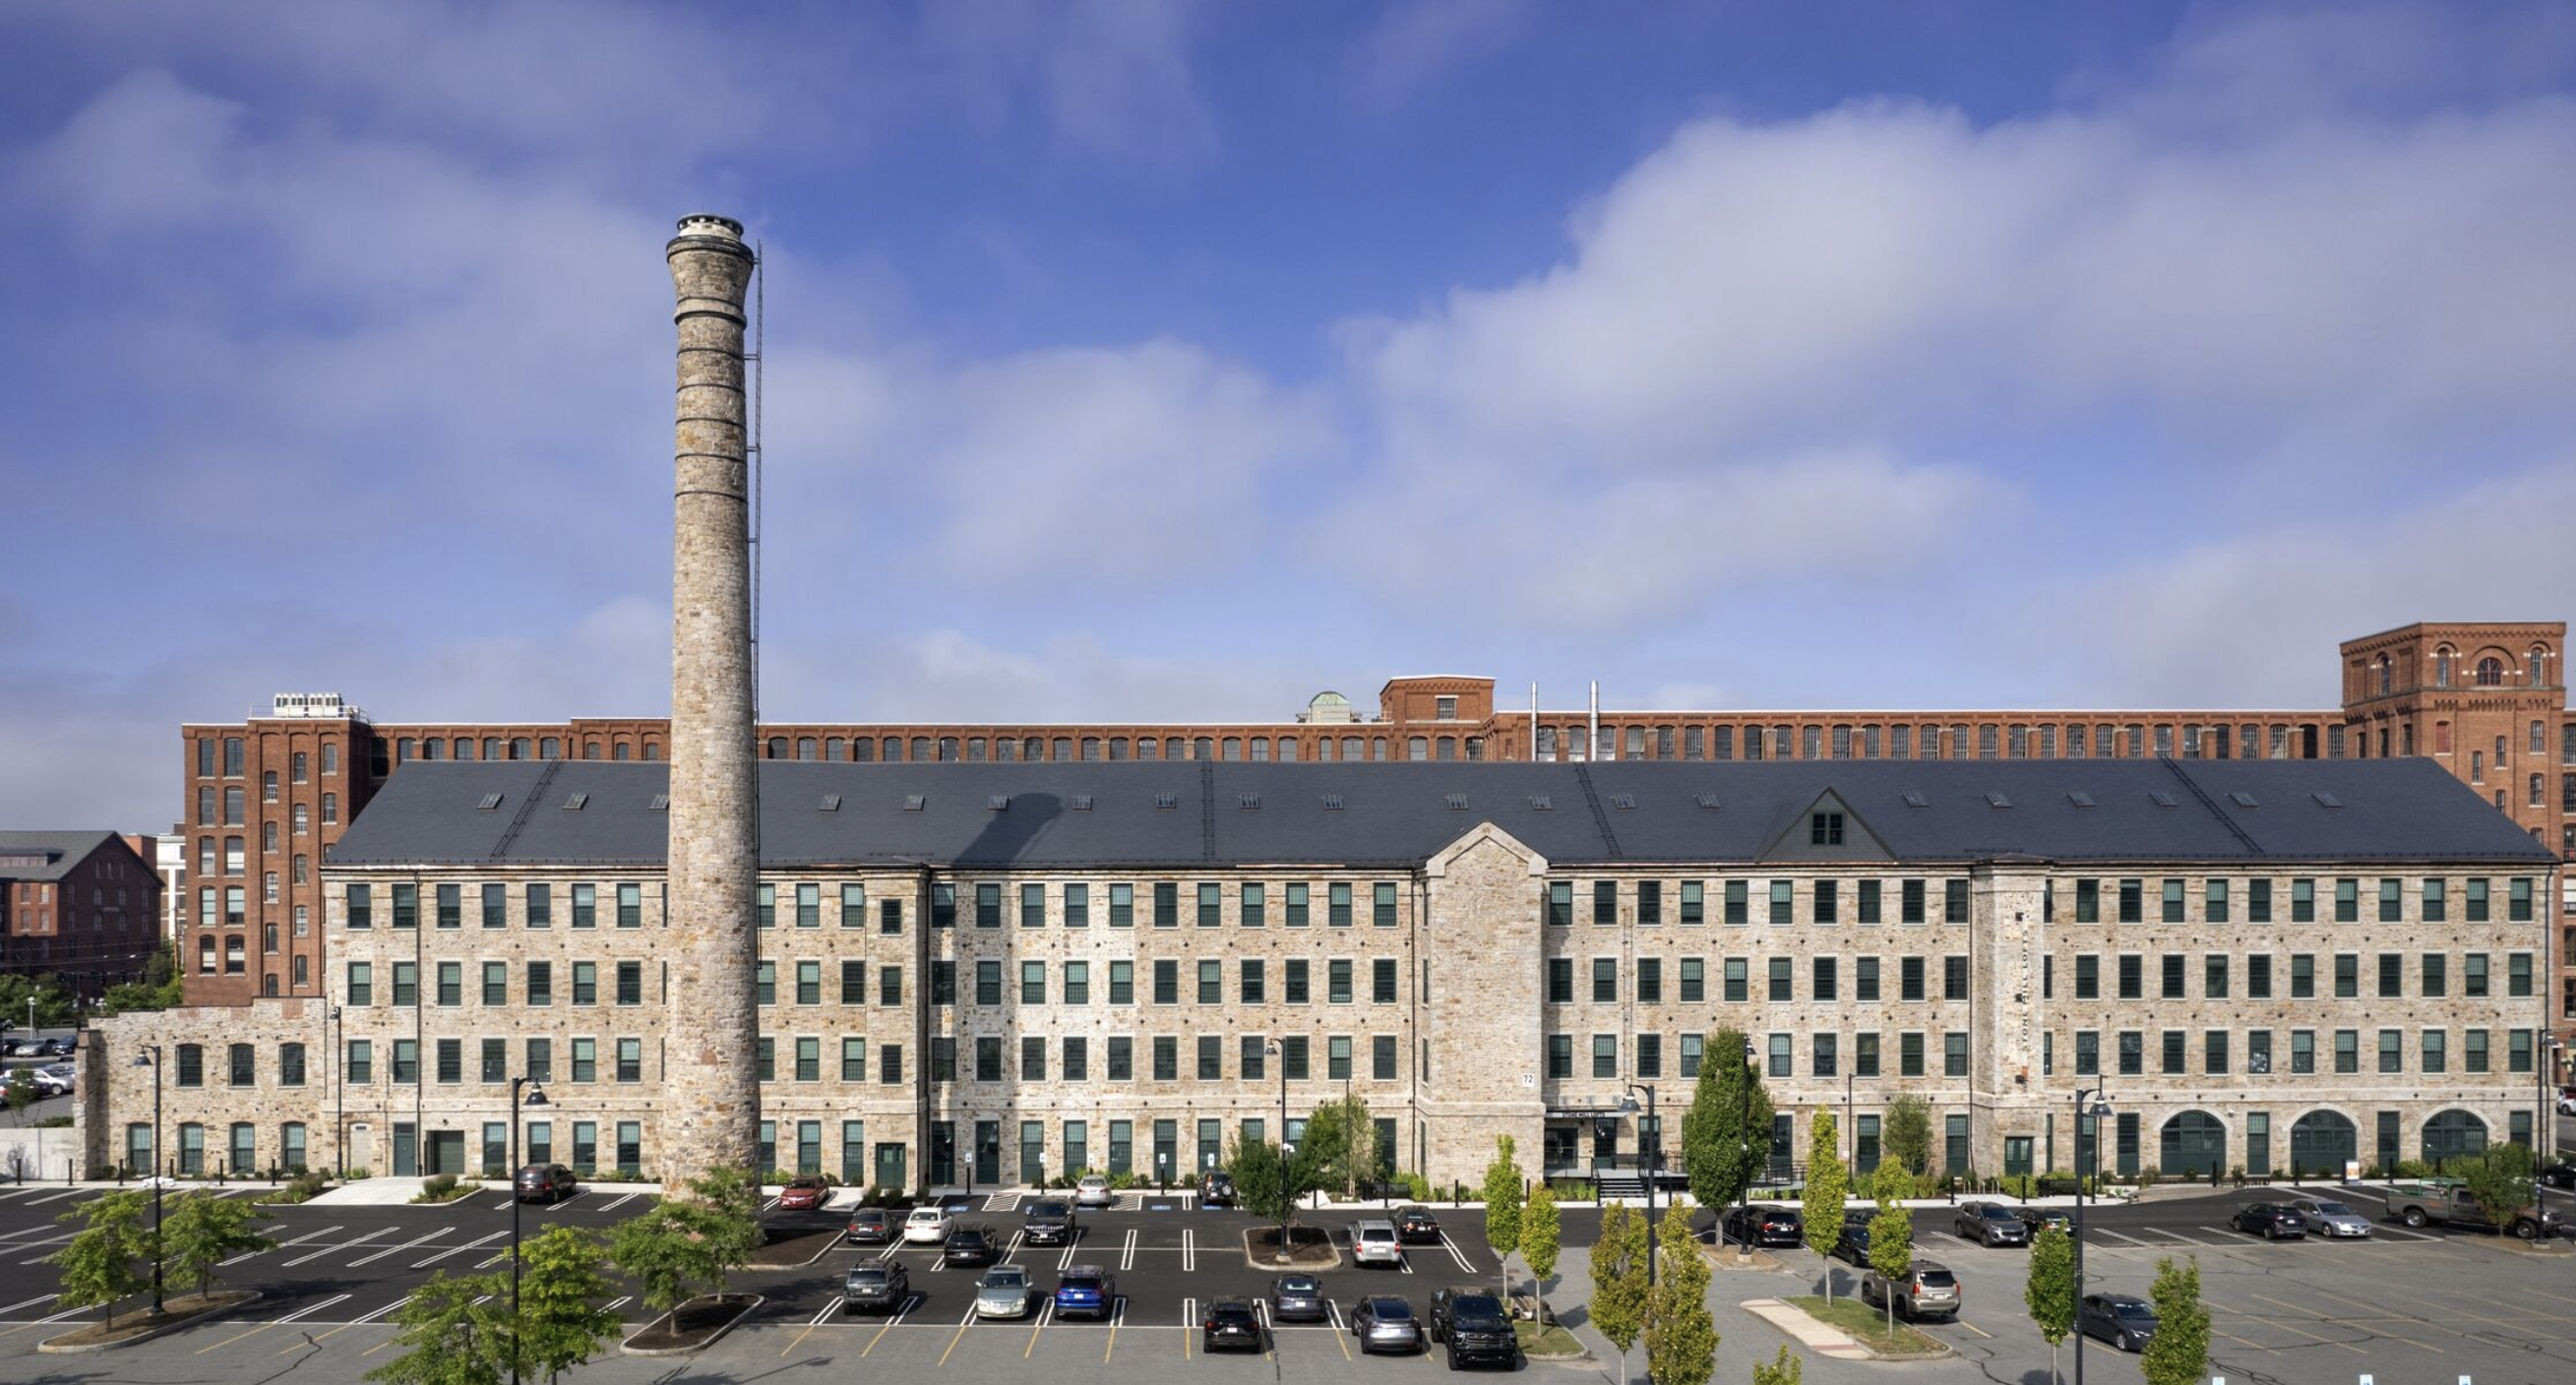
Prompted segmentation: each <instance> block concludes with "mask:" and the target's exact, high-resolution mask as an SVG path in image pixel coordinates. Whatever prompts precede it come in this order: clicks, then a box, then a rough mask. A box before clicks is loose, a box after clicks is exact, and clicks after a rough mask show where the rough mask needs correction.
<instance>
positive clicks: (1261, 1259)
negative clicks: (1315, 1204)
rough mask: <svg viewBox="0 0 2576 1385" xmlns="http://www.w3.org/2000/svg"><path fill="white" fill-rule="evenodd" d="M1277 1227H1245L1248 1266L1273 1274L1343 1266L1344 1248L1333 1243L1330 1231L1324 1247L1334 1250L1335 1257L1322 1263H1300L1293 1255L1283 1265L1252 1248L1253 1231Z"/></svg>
mask: <svg viewBox="0 0 2576 1385" xmlns="http://www.w3.org/2000/svg"><path fill="white" fill-rule="evenodd" d="M1276 1229H1277V1228H1276V1227H1271V1226H1250V1227H1245V1228H1244V1231H1243V1263H1244V1264H1245V1266H1246V1267H1248V1268H1250V1269H1254V1270H1266V1271H1268V1272H1270V1273H1272V1274H1322V1273H1323V1272H1324V1271H1326V1270H1337V1269H1340V1268H1341V1267H1342V1248H1341V1247H1340V1246H1337V1245H1334V1244H1333V1238H1332V1235H1331V1233H1329V1232H1327V1233H1326V1234H1325V1236H1324V1249H1325V1250H1328V1251H1330V1252H1332V1256H1333V1258H1332V1259H1330V1260H1327V1261H1325V1262H1324V1263H1322V1264H1321V1265H1317V1264H1312V1263H1300V1262H1299V1260H1298V1259H1297V1257H1295V1256H1291V1257H1290V1259H1289V1261H1288V1263H1287V1264H1285V1265H1283V1264H1280V1263H1279V1262H1278V1261H1277V1260H1275V1259H1272V1258H1271V1257H1269V1256H1266V1255H1262V1254H1260V1253H1259V1252H1257V1251H1255V1250H1254V1249H1253V1248H1252V1237H1253V1233H1255V1232H1259V1231H1273V1230H1276Z"/></svg>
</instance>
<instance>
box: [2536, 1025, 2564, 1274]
mask: <svg viewBox="0 0 2576 1385" xmlns="http://www.w3.org/2000/svg"><path fill="white" fill-rule="evenodd" d="M2564 1042H2565V1041H2564V1040H2562V1039H2560V1038H2559V1037H2558V1036H2557V1035H2555V1034H2551V1035H2547V1036H2545V1037H2543V1038H2542V1039H2541V1041H2540V1061H2538V1062H2536V1063H2533V1064H2532V1065H2531V1076H2532V1094H2531V1169H2532V1172H2533V1173H2535V1174H2537V1173H2538V1172H2539V1171H2540V1170H2541V1169H2543V1168H2545V1167H2547V1163H2546V1160H2545V1158H2544V1156H2543V1153H2542V1151H2544V1150H2546V1151H2547V1152H2548V1153H2549V1154H2556V1153H2557V1152H2558V1151H2557V1149H2556V1148H2555V1147H2554V1145H2555V1142H2554V1141H2552V1140H2551V1139H2550V1138H2549V1078H2550V1075H2551V1074H2553V1073H2555V1072H2557V1071H2558V1049H2559V1046H2560V1045H2561V1044H2562V1043H2564ZM2531 1204H2532V1208H2531V1209H2532V1210H2533V1211H2534V1212H2537V1213H2539V1214H2540V1224H2541V1225H2542V1226H2543V1227H2547V1226H2548V1225H2549V1180H2547V1179H2545V1178H2534V1179H2532V1180H2531Z"/></svg>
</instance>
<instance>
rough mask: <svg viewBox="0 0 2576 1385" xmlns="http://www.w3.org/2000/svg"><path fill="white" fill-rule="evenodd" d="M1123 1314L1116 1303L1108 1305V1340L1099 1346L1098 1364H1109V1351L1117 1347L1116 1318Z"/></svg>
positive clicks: (1121, 1316)
mask: <svg viewBox="0 0 2576 1385" xmlns="http://www.w3.org/2000/svg"><path fill="white" fill-rule="evenodd" d="M1125 1316H1127V1315H1126V1314H1125V1313H1123V1312H1121V1311H1120V1310H1119V1308H1118V1305H1116V1304H1114V1303H1113V1304H1111V1305H1110V1306H1109V1342H1108V1344H1107V1345H1105V1346H1103V1347H1101V1348H1100V1364H1102V1365H1104V1366H1106V1365H1108V1364H1109V1353H1111V1352H1113V1351H1116V1350H1117V1349H1118V1320H1119V1319H1120V1318H1123V1317H1125Z"/></svg>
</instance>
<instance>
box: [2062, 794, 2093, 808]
mask: <svg viewBox="0 0 2576 1385" xmlns="http://www.w3.org/2000/svg"><path fill="white" fill-rule="evenodd" d="M2066 801H2067V802H2069V803H2072V804H2074V805H2075V806H2076V807H2078V808H2090V807H2092V806H2093V795H2091V794H2089V793H2085V792H2083V791H2082V790H2080V789H2079V790H2077V791H2075V792H2073V793H2070V794H2068V795H2067V796H2066Z"/></svg>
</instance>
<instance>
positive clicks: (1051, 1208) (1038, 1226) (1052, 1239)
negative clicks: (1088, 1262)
mask: <svg viewBox="0 0 2576 1385" xmlns="http://www.w3.org/2000/svg"><path fill="white" fill-rule="evenodd" d="M1081 1230H1082V1228H1081V1225H1080V1223H1078V1222H1077V1221H1076V1220H1075V1219H1074V1215H1073V1204H1072V1203H1070V1202H1067V1201H1065V1200H1064V1199H1062V1198H1058V1197H1050V1198H1041V1199H1039V1200H1038V1201H1036V1202H1032V1203H1030V1204H1029V1207H1028V1212H1027V1214H1026V1216H1025V1217H1023V1218H1022V1220H1021V1222H1020V1235H1021V1236H1022V1237H1023V1238H1025V1239H1026V1240H1027V1241H1028V1243H1029V1244H1030V1245H1033V1246H1060V1245H1063V1244H1064V1243H1066V1242H1067V1241H1070V1240H1072V1239H1073V1238H1074V1237H1075V1236H1077V1235H1079V1234H1081Z"/></svg>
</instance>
